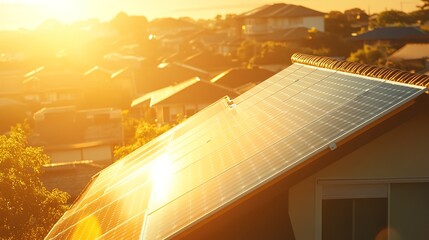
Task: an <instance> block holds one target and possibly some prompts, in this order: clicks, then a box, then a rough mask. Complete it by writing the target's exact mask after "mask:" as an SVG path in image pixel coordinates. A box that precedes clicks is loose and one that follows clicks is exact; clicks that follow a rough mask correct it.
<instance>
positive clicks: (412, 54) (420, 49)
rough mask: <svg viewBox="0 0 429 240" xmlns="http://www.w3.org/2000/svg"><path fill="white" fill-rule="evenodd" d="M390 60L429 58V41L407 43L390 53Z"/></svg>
mask: <svg viewBox="0 0 429 240" xmlns="http://www.w3.org/2000/svg"><path fill="white" fill-rule="evenodd" d="M387 59H388V60H390V61H413V60H425V59H429V43H408V44H406V45H405V46H403V47H402V48H400V49H398V50H397V51H395V52H394V53H392V54H391V55H390V56H389V57H388V58H387Z"/></svg>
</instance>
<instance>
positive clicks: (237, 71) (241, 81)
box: [210, 68, 274, 88]
mask: <svg viewBox="0 0 429 240" xmlns="http://www.w3.org/2000/svg"><path fill="white" fill-rule="evenodd" d="M272 75H274V72H271V71H269V70H266V69H262V68H232V69H229V70H227V71H225V72H223V73H220V74H218V75H217V76H216V77H214V78H212V79H211V80H210V81H211V82H213V83H217V84H220V85H223V86H225V87H229V88H238V87H240V86H243V85H246V84H248V83H260V82H262V81H264V80H266V79H267V78H269V77H271V76H272Z"/></svg>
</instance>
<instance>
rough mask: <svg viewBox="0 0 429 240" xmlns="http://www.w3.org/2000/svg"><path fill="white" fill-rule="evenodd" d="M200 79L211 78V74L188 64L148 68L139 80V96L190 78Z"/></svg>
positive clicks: (171, 64) (170, 64) (169, 64)
mask: <svg viewBox="0 0 429 240" xmlns="http://www.w3.org/2000/svg"><path fill="white" fill-rule="evenodd" d="M194 77H198V78H200V79H203V80H207V79H209V78H210V73H209V72H207V71H205V70H203V69H200V68H198V67H195V66H191V65H188V64H186V63H180V62H171V63H167V62H164V63H161V64H159V65H158V66H157V67H156V68H151V67H146V68H144V69H143V70H142V73H141V74H140V76H139V79H137V80H136V81H137V88H138V91H137V92H138V93H139V94H141V95H142V94H146V93H149V92H152V91H155V90H159V89H161V88H165V87H168V86H171V85H176V84H179V83H181V82H184V81H186V80H188V79H190V78H194Z"/></svg>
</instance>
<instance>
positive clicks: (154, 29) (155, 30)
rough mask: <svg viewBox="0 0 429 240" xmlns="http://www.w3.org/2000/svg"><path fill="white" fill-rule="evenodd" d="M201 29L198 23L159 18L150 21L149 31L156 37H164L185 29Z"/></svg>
mask: <svg viewBox="0 0 429 240" xmlns="http://www.w3.org/2000/svg"><path fill="white" fill-rule="evenodd" d="M199 29H201V27H200V26H198V25H197V24H195V23H193V22H191V21H188V20H184V19H175V18H158V19H155V20H153V21H151V22H149V25H148V28H147V32H148V33H149V34H151V35H152V36H154V37H160V38H162V37H164V36H166V35H170V34H176V33H180V32H183V31H195V30H199Z"/></svg>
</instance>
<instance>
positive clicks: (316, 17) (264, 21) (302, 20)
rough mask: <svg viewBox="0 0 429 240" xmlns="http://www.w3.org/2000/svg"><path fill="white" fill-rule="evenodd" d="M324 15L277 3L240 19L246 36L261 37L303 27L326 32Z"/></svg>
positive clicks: (262, 7) (255, 10)
mask: <svg viewBox="0 0 429 240" xmlns="http://www.w3.org/2000/svg"><path fill="white" fill-rule="evenodd" d="M324 15H325V14H324V13H322V12H319V11H316V10H313V9H310V8H306V7H304V6H300V5H293V4H285V3H276V4H271V5H264V6H261V7H259V8H256V9H253V10H251V11H248V12H245V13H243V14H241V15H239V17H240V18H241V19H242V20H243V26H242V29H243V33H244V34H245V35H259V34H268V33H272V32H276V31H279V30H285V29H289V28H301V27H304V28H308V29H311V28H315V29H317V30H318V31H321V32H324V31H325V20H324Z"/></svg>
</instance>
